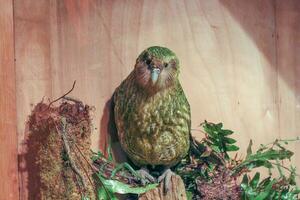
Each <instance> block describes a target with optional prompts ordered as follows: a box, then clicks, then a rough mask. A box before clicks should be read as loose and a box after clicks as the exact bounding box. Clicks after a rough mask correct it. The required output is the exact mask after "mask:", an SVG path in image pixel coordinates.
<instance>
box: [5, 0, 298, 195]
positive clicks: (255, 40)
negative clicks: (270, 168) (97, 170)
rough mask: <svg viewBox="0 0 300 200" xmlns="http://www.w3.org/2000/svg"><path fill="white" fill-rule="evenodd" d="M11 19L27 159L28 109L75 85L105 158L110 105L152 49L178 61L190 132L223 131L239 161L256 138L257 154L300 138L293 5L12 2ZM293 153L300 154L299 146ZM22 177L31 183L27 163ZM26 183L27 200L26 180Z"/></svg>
mask: <svg viewBox="0 0 300 200" xmlns="http://www.w3.org/2000/svg"><path fill="white" fill-rule="evenodd" d="M1 9H8V8H1ZM14 12H15V18H14V23H15V47H16V48H15V55H16V87H17V93H16V97H17V130H18V140H19V152H20V154H21V155H22V154H26V149H25V150H24V148H23V147H24V146H23V145H22V144H23V143H24V141H26V130H27V129H26V119H27V116H28V114H29V113H30V111H31V108H32V107H31V104H36V103H37V102H39V101H40V100H41V99H42V98H43V97H44V96H45V97H46V98H45V101H47V98H56V97H58V96H60V95H62V94H63V93H64V92H65V91H67V90H68V89H69V88H70V87H71V86H72V83H73V81H74V80H77V85H76V88H75V90H74V91H73V92H72V96H74V97H76V98H79V99H81V100H83V101H84V102H86V103H88V104H90V105H94V106H95V112H94V116H93V124H94V128H95V129H94V130H93V144H92V146H93V148H94V149H97V148H100V149H102V150H103V149H105V148H106V146H107V128H108V127H107V122H108V118H109V115H108V111H109V109H108V105H109V103H108V101H109V99H110V97H111V95H112V93H113V92H114V89H115V88H116V87H117V86H118V85H119V84H120V82H121V81H122V80H123V79H124V78H125V77H126V76H127V75H128V74H129V73H130V71H131V70H132V68H133V65H134V63H135V59H136V57H137V55H138V54H139V53H140V52H141V51H142V50H143V49H145V48H147V47H149V46H152V45H162V46H167V47H169V48H170V49H172V50H173V51H174V52H176V54H177V55H178V57H179V59H180V62H181V75H180V79H181V82H182V85H183V88H184V90H185V93H186V95H187V97H188V100H189V102H190V104H191V108H192V127H193V128H197V126H198V124H200V123H201V122H202V121H203V120H205V119H206V120H208V121H212V122H220V121H221V122H223V123H224V125H225V127H226V128H229V129H233V130H235V131H236V133H237V134H236V139H237V140H238V141H239V145H240V146H241V147H242V148H241V152H242V153H244V152H245V149H246V147H247V144H248V142H249V139H250V138H251V139H253V140H254V143H256V144H260V143H266V142H270V141H272V140H273V139H275V138H277V137H281V138H290V137H295V136H296V135H300V134H299V128H300V127H299V126H300V125H299V121H300V113H299V105H300V99H299V94H300V89H299V88H300V85H299V84H300V82H299V80H298V78H297V77H299V73H300V68H299V64H300V63H299V62H300V61H299V56H298V55H299V53H300V49H299V46H300V45H299V41H300V39H299V34H300V30H299V27H300V26H299V21H300V16H299V15H300V14H299V13H300V8H299V3H298V1H297V0H287V1H280V0H277V1H276V0H266V1H260V0H252V1H247V0H243V1H242V0H231V1H226V0H220V1H217V0H211V1H207V0H188V1H175V0H166V1H139V0H132V1H121V0H120V1H100V0H99V1H96V0H95V1H92V0H91V1H84V0H81V1H80V0H51V1H50V0H40V1H34V0H27V1H23V0H15V1H14ZM1 30H2V29H1ZM0 32H2V31H0ZM1 34H3V33H1ZM5 41H6V40H5ZM10 70H11V69H10ZM100 132H101V133H100ZM193 134H194V136H195V137H197V138H201V137H202V135H201V134H200V133H199V132H197V131H194V132H193ZM292 149H293V150H294V151H296V153H297V154H299V153H300V148H299V145H298V146H297V145H294V146H292ZM293 162H294V163H295V164H296V165H297V166H298V168H299V167H300V162H299V159H298V160H297V159H296V158H295V159H294V160H293ZM20 169H21V170H23V172H22V173H21V174H26V173H27V172H26V170H28V168H27V167H26V161H24V160H22V159H21V162H20ZM21 177H22V178H21V180H22V182H21V188H23V190H24V191H22V192H21V193H22V194H24V193H26V191H27V190H28V188H27V186H28V178H27V175H22V176H21ZM25 197H26V195H25ZM25 197H24V198H25ZM25 199H26V198H25Z"/></svg>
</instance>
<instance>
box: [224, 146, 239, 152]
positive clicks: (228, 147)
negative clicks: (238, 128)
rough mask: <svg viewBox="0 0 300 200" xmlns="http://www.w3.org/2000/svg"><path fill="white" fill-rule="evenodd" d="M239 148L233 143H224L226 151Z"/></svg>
mask: <svg viewBox="0 0 300 200" xmlns="http://www.w3.org/2000/svg"><path fill="white" fill-rule="evenodd" d="M239 149H240V148H239V147H238V146H235V145H226V151H237V150H239Z"/></svg>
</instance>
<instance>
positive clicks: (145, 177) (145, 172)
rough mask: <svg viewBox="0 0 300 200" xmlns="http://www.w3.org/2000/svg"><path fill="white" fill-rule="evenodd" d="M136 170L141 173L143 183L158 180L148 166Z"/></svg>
mask: <svg viewBox="0 0 300 200" xmlns="http://www.w3.org/2000/svg"><path fill="white" fill-rule="evenodd" d="M136 172H137V173H138V174H139V177H140V179H141V183H142V185H146V184H148V183H154V182H156V179H155V178H154V177H153V176H152V175H151V174H150V173H149V170H148V169H147V168H141V169H139V170H137V171H136Z"/></svg>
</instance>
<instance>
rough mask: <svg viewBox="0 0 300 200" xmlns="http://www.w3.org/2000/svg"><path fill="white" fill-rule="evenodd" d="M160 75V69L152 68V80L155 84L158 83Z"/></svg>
mask: <svg viewBox="0 0 300 200" xmlns="http://www.w3.org/2000/svg"><path fill="white" fill-rule="evenodd" d="M159 74H160V69H159V68H152V69H151V80H152V83H153V84H154V83H156V81H157V79H158V76H159Z"/></svg>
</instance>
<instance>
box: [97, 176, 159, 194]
mask: <svg viewBox="0 0 300 200" xmlns="http://www.w3.org/2000/svg"><path fill="white" fill-rule="evenodd" d="M98 177H99V179H101V181H102V182H103V184H104V186H105V187H106V188H107V189H108V190H109V191H110V192H112V193H119V194H142V193H145V192H147V191H149V190H152V189H154V188H156V187H157V186H158V184H157V183H156V184H149V185H146V186H144V187H131V186H130V185H128V184H125V183H122V182H120V181H117V180H107V179H104V178H102V177H101V176H99V175H98Z"/></svg>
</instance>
